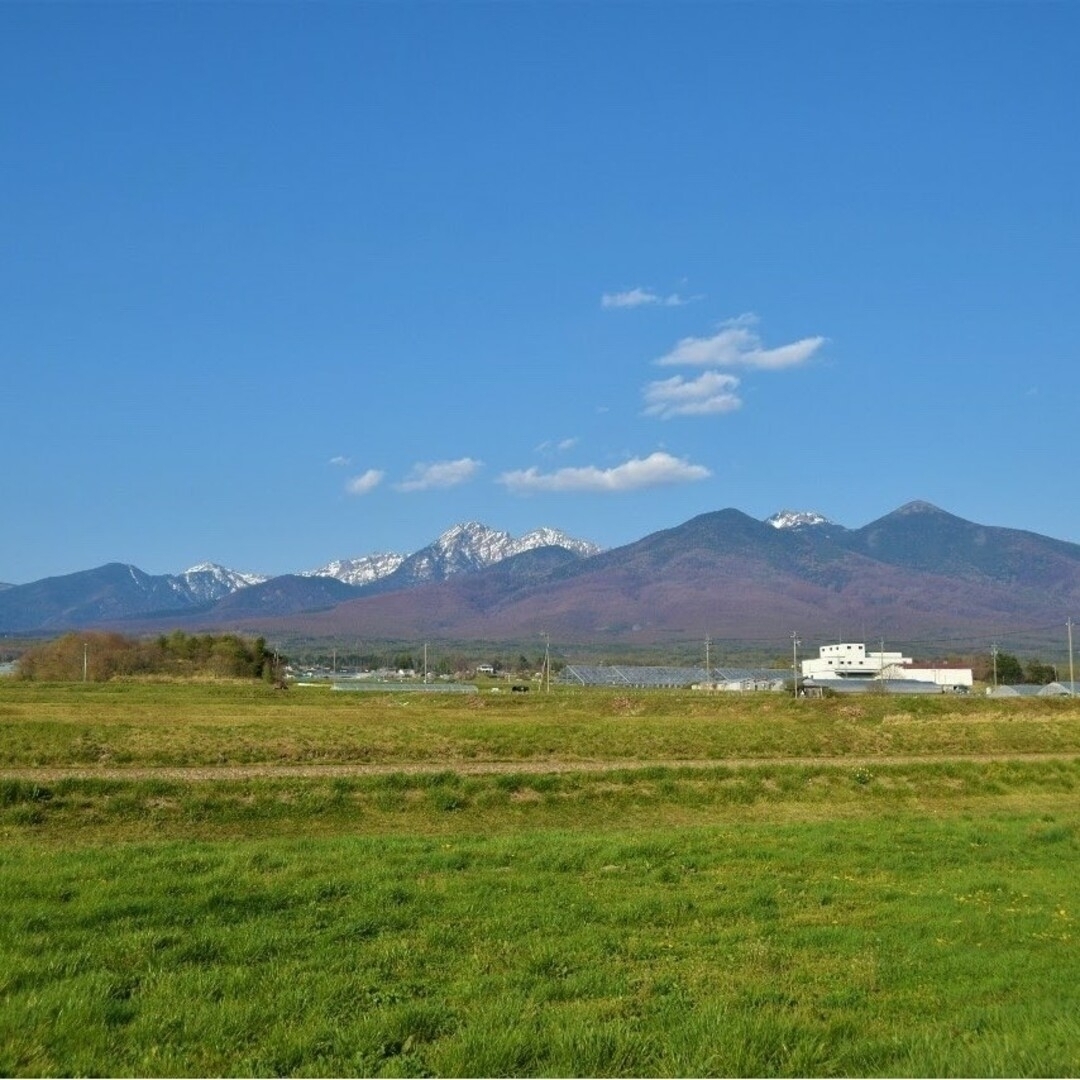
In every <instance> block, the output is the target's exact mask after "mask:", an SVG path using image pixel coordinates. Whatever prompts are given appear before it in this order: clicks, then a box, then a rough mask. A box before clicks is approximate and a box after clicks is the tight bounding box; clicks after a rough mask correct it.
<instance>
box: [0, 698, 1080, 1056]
mask: <svg viewBox="0 0 1080 1080" xmlns="http://www.w3.org/2000/svg"><path fill="white" fill-rule="evenodd" d="M0 840H2V845H0V906H2V909H3V910H4V912H5V915H6V917H5V919H3V920H0V1072H2V1073H3V1074H5V1075H85V1074H96V1075H114V1076H123V1075H142V1076H185V1075H200V1076H203V1075H353V1074H370V1075H394V1076H402V1075H406V1076H418V1075H458V1076H460V1075H471V1076H489V1075H716V1074H729V1075H731V1074H734V1075H762V1076H764V1075H796V1076H798V1075H801V1076H808V1075H815V1076H816V1075H842V1074H846V1075H881V1076H924V1075H939V1076H948V1075H958V1076H988V1075H1009V1076H1021V1075H1023V1076H1046V1075H1054V1076H1064V1075H1077V1074H1078V1073H1080V1019H1078V1017H1080V988H1078V979H1077V975H1078V973H1080V945H1078V939H1077V925H1076V919H1077V915H1078V912H1080V873H1078V870H1080V706H1077V705H1075V704H1074V703H1073V702H1071V701H1068V700H1065V701H1061V700H1056V701H1048V700H1033V701H1013V702H1003V701H1000V700H999V701H993V702H991V701H985V700H979V699H969V700H962V699H955V698H945V697H942V698H936V697H931V698H911V699H902V698H888V697H882V698H878V697H873V698H870V697H866V698H859V699H856V700H852V699H833V700H826V701H814V702H810V701H802V702H796V701H793V700H792V699H790V698H785V697H780V696H772V695H764V696H747V697H742V696H739V695H724V696H699V695H693V694H690V693H680V692H657V693H626V694H616V693H612V692H610V691H597V692H588V691H561V690H560V691H557V692H553V693H552V694H550V695H543V694H530V695H521V696H516V695H515V696H513V697H511V696H510V695H505V696H494V695H483V696H480V697H471V698H459V697H431V698H427V697H420V696H418V695H404V694H402V695H392V694H391V695H381V694H380V695H367V694H365V695H352V694H334V693H331V692H329V691H324V690H311V691H304V690H293V691H290V692H288V693H280V692H275V691H273V690H270V689H265V688H263V687H261V686H259V687H250V686H246V685H241V684H199V685H181V684H146V683H131V684H123V683H115V684H106V685H103V686H93V685H89V686H82V685H73V686H60V685H54V686H39V685H34V684H24V683H15V682H8V681H2V682H0Z"/></svg>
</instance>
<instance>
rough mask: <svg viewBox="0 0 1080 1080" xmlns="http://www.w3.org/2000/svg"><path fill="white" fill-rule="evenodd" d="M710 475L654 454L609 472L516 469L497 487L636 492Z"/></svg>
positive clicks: (522, 492)
mask: <svg viewBox="0 0 1080 1080" xmlns="http://www.w3.org/2000/svg"><path fill="white" fill-rule="evenodd" d="M711 475H712V474H711V473H710V472H709V470H708V469H706V468H705V467H704V466H703V465H692V464H690V462H688V461H685V460H684V459H682V458H677V457H673V456H672V455H671V454H666V453H664V452H663V451H659V450H658V451H656V452H655V453H653V454H650V455H649V456H648V457H645V458H631V459H630V460H629V461H624V462H623V463H622V464H621V465H616V466H614V467H613V468H610V469H600V468H597V467H596V466H595V465H587V466H584V467H581V468H566V469H556V470H555V471H554V472H549V473H542V472H540V471H539V470H538V469H536V468H535V467H534V468H531V469H518V470H515V471H513V472H506V473H503V474H502V476H500V477H499V483H500V484H502V485H504V486H505V487H506V488H507V490H508V491H511V492H513V493H514V494H517V495H528V494H532V493H534V492H581V491H586V492H605V493H618V492H624V491H638V490H640V489H641V488H650V487H660V486H663V485H667V484H685V483H689V482H691V481H694V480H705V479H707V478H708V477H709V476H711Z"/></svg>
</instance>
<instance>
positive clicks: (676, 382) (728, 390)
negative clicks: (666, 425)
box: [643, 371, 742, 420]
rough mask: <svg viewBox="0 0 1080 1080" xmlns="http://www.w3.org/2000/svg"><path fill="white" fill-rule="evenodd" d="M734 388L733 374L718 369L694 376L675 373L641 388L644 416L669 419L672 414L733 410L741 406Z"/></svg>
mask: <svg viewBox="0 0 1080 1080" xmlns="http://www.w3.org/2000/svg"><path fill="white" fill-rule="evenodd" d="M738 388H739V380H738V379H737V378H736V377H735V376H734V375H727V374H724V373H723V372H719V371H706V372H704V373H703V374H701V375H699V376H698V377H697V378H696V379H684V378H683V377H682V376H681V375H675V376H674V377H673V378H670V379H662V380H660V381H659V382H652V383H649V385H648V386H646V387H645V390H644V391H643V393H644V397H645V415H646V416H659V417H660V418H661V419H662V420H670V419H671V418H672V417H673V416H713V415H716V414H717V413H729V412H734V411H735V410H736V409H738V408H740V407H741V406H742V398H740V397H739V395H738V394H737V393H735V391H736V390H737V389H738Z"/></svg>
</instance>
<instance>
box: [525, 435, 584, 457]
mask: <svg viewBox="0 0 1080 1080" xmlns="http://www.w3.org/2000/svg"><path fill="white" fill-rule="evenodd" d="M580 441H581V440H580V439H578V438H577V437H576V436H574V437H571V438H568V439H545V440H544V441H543V442H542V443H541V444H540V445H539V446H538V447H537V448H536V452H537V453H538V454H565V453H566V451H567V450H573V448H574V447H575V446H577V444H578V443H579V442H580Z"/></svg>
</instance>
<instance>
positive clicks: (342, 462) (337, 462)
mask: <svg viewBox="0 0 1080 1080" xmlns="http://www.w3.org/2000/svg"><path fill="white" fill-rule="evenodd" d="M351 464H352V458H347V457H345V456H344V455H342V454H338V455H337V457H332V458H331V459H330V460H329V461H328V462H327V465H333V466H335V467H336V468H339V469H344V468H345V467H346V466H348V465H351Z"/></svg>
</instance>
